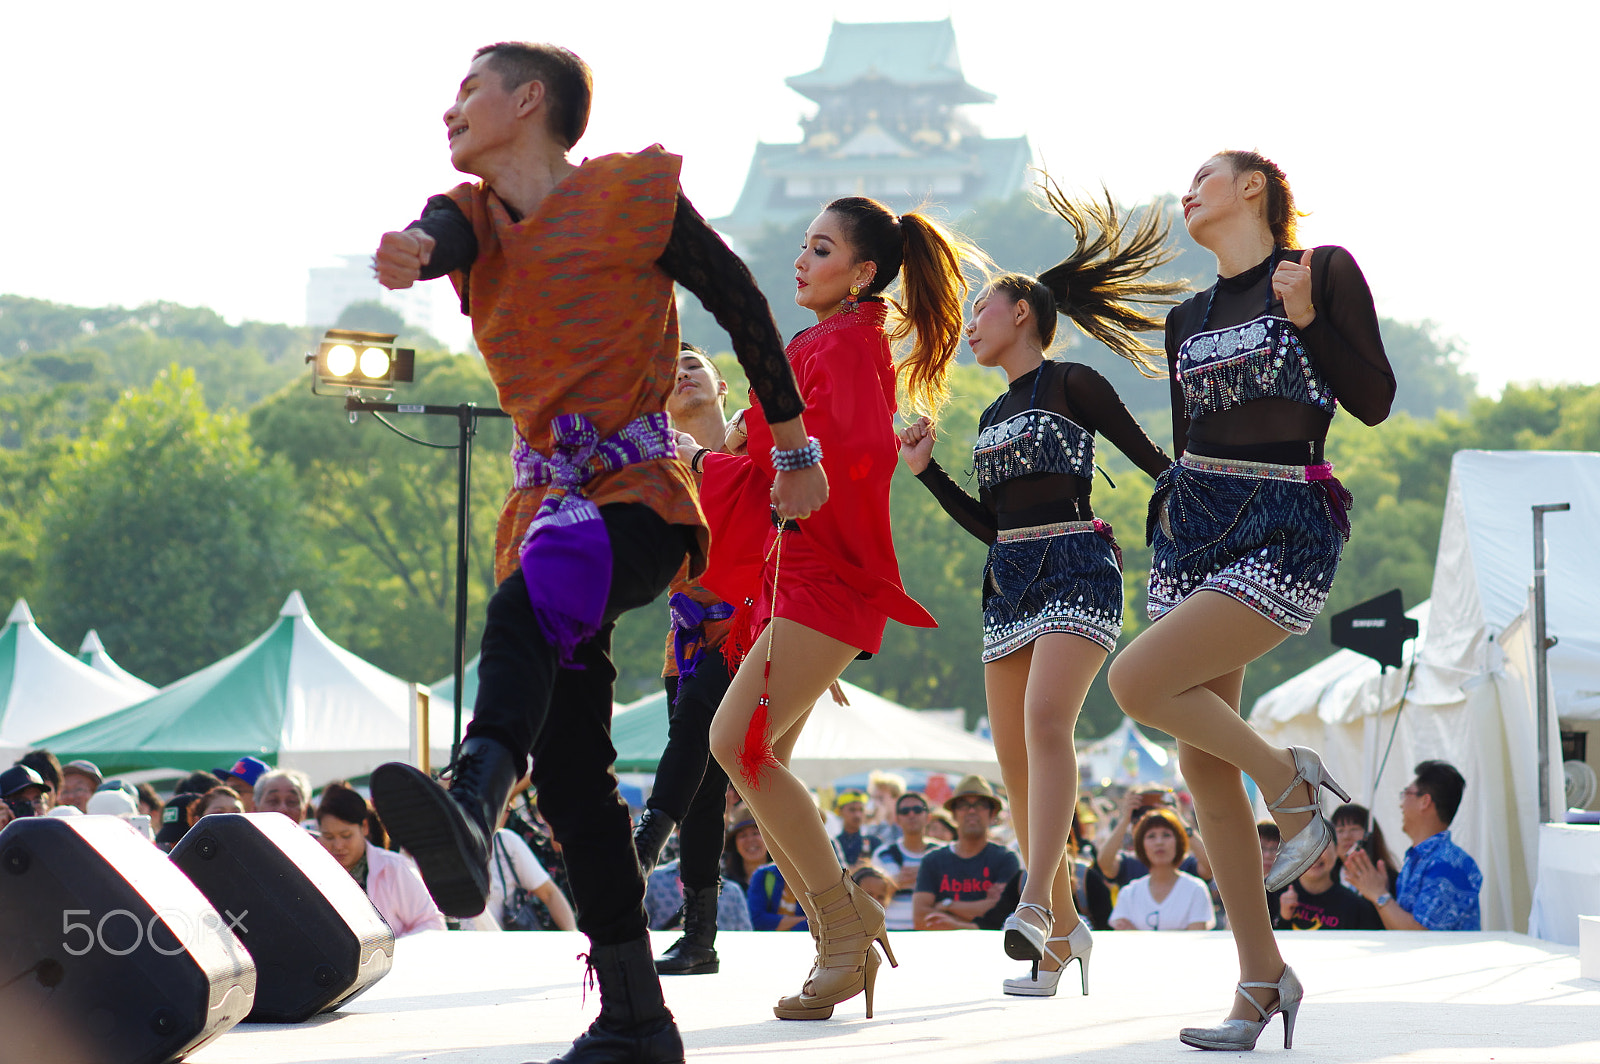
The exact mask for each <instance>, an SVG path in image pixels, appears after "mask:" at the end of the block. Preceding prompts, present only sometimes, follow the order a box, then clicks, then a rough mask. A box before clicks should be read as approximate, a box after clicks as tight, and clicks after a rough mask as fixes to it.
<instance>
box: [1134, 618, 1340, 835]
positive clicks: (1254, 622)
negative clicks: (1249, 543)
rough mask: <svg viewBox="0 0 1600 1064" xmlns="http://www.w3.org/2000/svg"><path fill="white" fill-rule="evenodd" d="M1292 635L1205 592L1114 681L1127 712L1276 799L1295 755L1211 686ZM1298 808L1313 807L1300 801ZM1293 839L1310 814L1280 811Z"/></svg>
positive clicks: (1151, 634)
mask: <svg viewBox="0 0 1600 1064" xmlns="http://www.w3.org/2000/svg"><path fill="white" fill-rule="evenodd" d="M1287 637H1288V633H1287V632H1285V631H1284V630H1283V629H1282V628H1279V627H1278V626H1277V625H1275V624H1273V623H1272V622H1271V621H1269V620H1267V619H1266V618H1265V617H1263V616H1261V614H1259V613H1257V612H1256V611H1255V610H1252V609H1251V608H1250V607H1248V606H1246V605H1244V604H1243V603H1241V602H1239V601H1237V600H1235V599H1232V598H1229V597H1228V596H1227V595H1224V594H1221V593H1220V592H1215V591H1199V592H1196V593H1195V594H1193V595H1190V596H1189V597H1188V598H1186V599H1184V600H1183V601H1182V602H1180V603H1179V604H1178V605H1177V607H1176V608H1175V609H1173V610H1172V611H1171V612H1170V613H1168V614H1167V615H1166V616H1165V617H1162V618H1161V620H1159V621H1157V622H1156V623H1155V624H1153V625H1151V626H1150V627H1149V628H1146V629H1145V630H1144V631H1143V632H1141V633H1139V637H1138V638H1137V639H1135V640H1134V641H1133V642H1132V643H1131V644H1129V645H1128V646H1127V647H1126V648H1125V649H1124V650H1123V651H1122V653H1120V654H1118V655H1117V658H1116V660H1115V661H1113V662H1112V663H1111V671H1110V674H1109V675H1108V676H1107V679H1108V680H1109V681H1110V683H1111V693H1112V694H1113V695H1115V696H1116V699H1117V704H1118V705H1120V706H1121V707H1122V711H1123V712H1124V713H1126V714H1127V715H1128V716H1130V717H1132V718H1133V719H1134V720H1136V721H1138V722H1139V723H1141V724H1148V725H1150V726H1151V727H1155V728H1160V729H1161V730H1162V731H1164V732H1166V733H1167V734H1169V735H1171V736H1172V737H1173V738H1175V739H1177V740H1178V741H1179V742H1180V743H1185V744H1187V745H1189V746H1193V747H1195V748H1197V749H1199V750H1203V751H1205V752H1206V753H1208V754H1210V755H1211V756H1212V757H1215V758H1217V759H1218V760H1221V761H1226V762H1227V763H1228V764H1230V765H1233V766H1234V767H1235V768H1238V769H1240V770H1241V771H1243V772H1244V773H1245V774H1246V775H1248V776H1249V777H1250V778H1251V779H1253V780H1255V781H1256V785H1257V786H1259V787H1260V788H1261V792H1262V793H1263V794H1265V795H1267V796H1268V797H1269V798H1276V797H1277V796H1278V795H1279V794H1281V793H1283V789H1284V788H1285V787H1287V786H1288V785H1289V781H1290V780H1291V779H1293V778H1294V775H1295V766H1294V757H1293V755H1292V754H1290V753H1289V751H1288V750H1287V749H1286V748H1284V747H1281V746H1273V745H1272V744H1270V743H1268V742H1267V741H1266V740H1265V739H1263V738H1262V737H1261V735H1260V734H1259V733H1258V732H1257V731H1256V730H1255V729H1254V728H1252V727H1250V725H1248V724H1246V723H1245V722H1244V720H1243V719H1242V718H1241V717H1240V716H1239V707H1238V706H1236V705H1229V704H1228V702H1227V701H1226V700H1225V699H1223V698H1222V697H1220V696H1219V695H1217V693H1216V692H1215V691H1213V690H1211V689H1210V688H1209V687H1207V686H1206V685H1207V684H1208V683H1210V682H1211V681H1212V680H1216V679H1219V678H1221V677H1224V676H1228V675H1230V674H1231V673H1233V672H1236V671H1238V670H1240V669H1243V668H1244V667H1245V666H1246V665H1248V664H1249V663H1250V662H1252V661H1255V660H1256V659H1257V658H1259V657H1261V655H1263V654H1265V653H1266V652H1267V651H1269V650H1271V649H1272V648H1273V647H1275V646H1277V645H1278V644H1279V643H1281V642H1283V641H1284V639H1286V638H1287ZM1295 804H1297V805H1304V804H1309V802H1296V803H1295ZM1273 819H1274V820H1275V821H1276V822H1277V825H1278V828H1279V829H1280V830H1281V831H1282V832H1283V837H1284V838H1286V839H1288V838H1293V837H1294V836H1295V835H1296V834H1297V833H1298V832H1299V831H1300V829H1301V828H1303V827H1304V826H1305V825H1306V824H1307V823H1309V822H1310V820H1311V814H1310V813H1275V814H1274V815H1273Z"/></svg>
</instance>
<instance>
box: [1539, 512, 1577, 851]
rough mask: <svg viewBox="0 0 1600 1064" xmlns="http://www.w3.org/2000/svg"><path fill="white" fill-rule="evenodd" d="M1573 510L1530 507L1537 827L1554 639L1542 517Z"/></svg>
mask: <svg viewBox="0 0 1600 1064" xmlns="http://www.w3.org/2000/svg"><path fill="white" fill-rule="evenodd" d="M1570 509H1572V504H1571V503H1565V502H1554V503H1545V504H1542V505H1538V506H1534V507H1533V663H1534V669H1533V671H1534V683H1535V690H1536V691H1537V692H1538V697H1537V701H1538V706H1537V707H1536V711H1535V714H1534V723H1535V726H1536V727H1538V729H1539V823H1541V824H1548V823H1550V671H1549V655H1550V648H1551V647H1553V646H1555V645H1556V640H1555V638H1554V637H1548V638H1547V637H1546V635H1545V627H1544V623H1545V615H1544V515H1545V514H1547V513H1560V512H1561V511H1563V510H1570Z"/></svg>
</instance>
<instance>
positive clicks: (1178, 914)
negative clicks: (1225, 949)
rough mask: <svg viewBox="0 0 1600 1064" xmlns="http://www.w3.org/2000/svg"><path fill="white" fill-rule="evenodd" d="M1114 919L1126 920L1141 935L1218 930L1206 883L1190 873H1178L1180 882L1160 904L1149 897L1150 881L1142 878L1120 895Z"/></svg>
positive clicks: (1174, 885)
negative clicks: (1198, 927)
mask: <svg viewBox="0 0 1600 1064" xmlns="http://www.w3.org/2000/svg"><path fill="white" fill-rule="evenodd" d="M1111 919H1112V920H1114V921H1115V920H1127V921H1129V922H1131V923H1132V924H1133V926H1134V927H1135V928H1136V929H1137V930H1140V931H1182V930H1184V929H1186V928H1187V927H1188V926H1189V925H1190V924H1204V925H1205V926H1206V927H1207V928H1212V927H1215V926H1217V914H1216V912H1215V910H1213V909H1212V908H1211V891H1209V890H1208V889H1206V885H1205V881H1204V880H1202V879H1200V878H1199V877H1197V876H1191V875H1190V874H1189V873H1187V872H1179V873H1178V881H1177V882H1176V883H1174V884H1173V885H1172V890H1171V891H1169V892H1168V894H1167V896H1166V898H1164V899H1163V900H1162V901H1161V902H1160V903H1159V904H1157V902H1156V900H1155V899H1154V898H1153V897H1151V896H1150V877H1149V876H1140V877H1139V878H1138V879H1136V880H1134V881H1133V882H1132V883H1129V884H1128V885H1127V886H1125V887H1123V888H1122V889H1121V890H1120V891H1118V892H1117V904H1116V905H1115V906H1113V907H1112V909H1111Z"/></svg>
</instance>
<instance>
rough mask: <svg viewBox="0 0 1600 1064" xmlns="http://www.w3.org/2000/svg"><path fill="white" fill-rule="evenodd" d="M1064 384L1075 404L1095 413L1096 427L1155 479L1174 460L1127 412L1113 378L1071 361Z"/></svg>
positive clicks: (1080, 408)
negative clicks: (1152, 440)
mask: <svg viewBox="0 0 1600 1064" xmlns="http://www.w3.org/2000/svg"><path fill="white" fill-rule="evenodd" d="M1065 385H1066V389H1067V398H1068V399H1069V400H1071V402H1072V405H1073V406H1074V407H1076V408H1077V409H1079V410H1082V411H1085V412H1088V413H1090V414H1091V415H1092V418H1093V421H1094V428H1095V430H1096V431H1098V432H1099V433H1100V435H1102V436H1104V437H1105V438H1106V439H1108V440H1110V441H1111V442H1112V444H1113V445H1115V446H1116V448H1117V450H1119V451H1121V452H1122V453H1123V454H1125V455H1127V456H1128V460H1129V461H1131V462H1132V463H1133V464H1134V465H1136V466H1138V467H1139V468H1140V469H1142V470H1144V471H1145V472H1146V473H1148V474H1149V475H1150V477H1151V478H1152V479H1153V478H1155V477H1158V476H1160V475H1161V471H1162V470H1164V469H1166V468H1167V466H1169V465H1171V464H1172V459H1170V458H1168V457H1167V452H1165V451H1163V450H1162V449H1161V448H1159V447H1157V446H1156V445H1155V444H1154V443H1152V442H1150V437H1149V436H1148V435H1146V434H1145V431H1144V428H1143V426H1141V425H1140V424H1139V422H1138V421H1136V420H1135V419H1134V416H1133V415H1132V414H1130V413H1128V407H1127V405H1126V404H1125V403H1123V401H1122V397H1121V396H1119V395H1118V394H1117V390H1116V389H1115V388H1113V387H1112V386H1111V382H1110V381H1108V380H1106V379H1105V378H1104V377H1102V376H1101V375H1100V374H1099V373H1098V372H1097V371H1096V370H1095V369H1094V368H1093V367H1090V366H1084V365H1080V364H1076V363H1074V364H1072V365H1071V366H1069V367H1068V369H1067V373H1066V381H1065Z"/></svg>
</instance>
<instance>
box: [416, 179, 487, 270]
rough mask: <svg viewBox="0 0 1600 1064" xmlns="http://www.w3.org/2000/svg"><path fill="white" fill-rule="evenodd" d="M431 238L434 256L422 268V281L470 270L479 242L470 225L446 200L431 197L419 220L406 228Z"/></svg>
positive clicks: (454, 206)
mask: <svg viewBox="0 0 1600 1064" xmlns="http://www.w3.org/2000/svg"><path fill="white" fill-rule="evenodd" d="M406 228H407V229H420V230H422V231H423V232H424V233H427V234H428V235H429V236H431V237H433V255H432V257H430V258H429V259H428V265H426V266H424V267H423V268H422V279H423V280H424V281H431V280H432V279H433V278H435V277H443V276H444V275H445V274H447V273H451V272H453V271H455V270H465V269H470V268H471V266H472V263H473V260H474V259H476V258H477V257H478V238H477V237H476V236H475V235H473V232H472V223H471V222H470V221H468V220H467V216H466V215H465V214H462V213H461V208H460V207H458V206H456V201H455V200H453V199H451V198H450V197H449V196H430V197H429V198H428V202H427V205H426V206H424V207H423V208H422V217H421V218H418V219H417V220H416V221H414V222H412V223H411V224H410V225H408V226H406Z"/></svg>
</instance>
